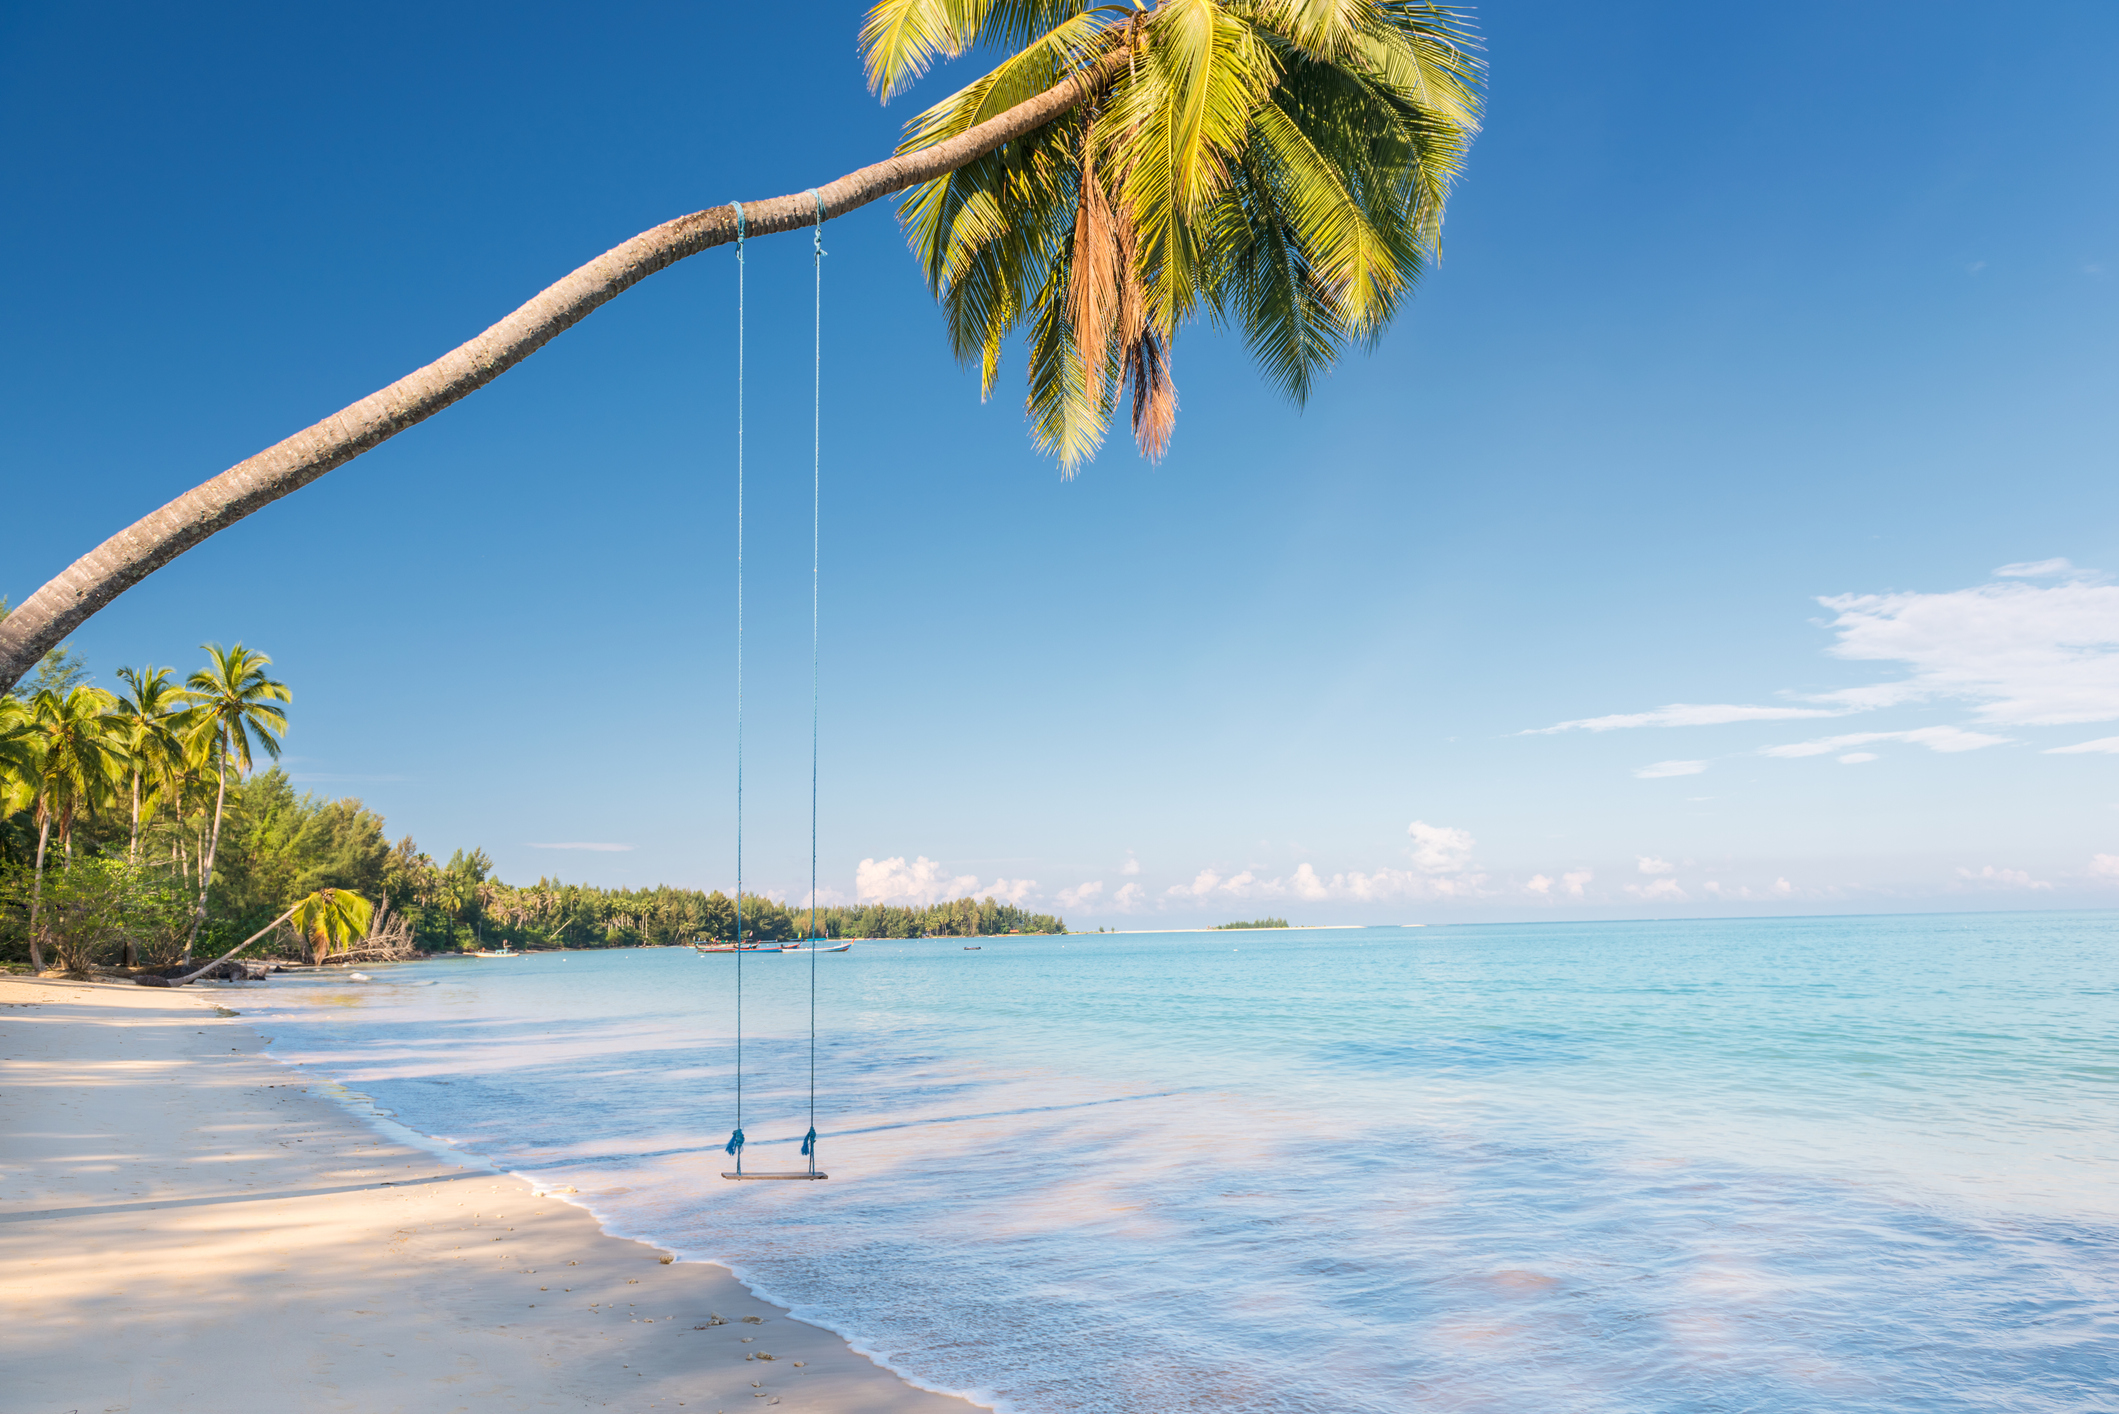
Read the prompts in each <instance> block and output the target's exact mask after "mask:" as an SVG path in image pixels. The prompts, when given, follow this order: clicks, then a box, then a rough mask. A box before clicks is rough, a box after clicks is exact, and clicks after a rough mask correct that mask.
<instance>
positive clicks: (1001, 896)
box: [973, 879, 1037, 908]
mask: <svg viewBox="0 0 2119 1414" xmlns="http://www.w3.org/2000/svg"><path fill="white" fill-rule="evenodd" d="M976 884H977V881H976V880H974V881H973V892H975V893H978V894H981V895H983V896H985V897H986V898H990V899H993V900H994V901H995V902H997V903H1011V904H1014V905H1015V906H1016V907H1017V908H1021V907H1022V906H1023V904H1024V903H1025V902H1026V901H1027V900H1028V899H1030V898H1031V897H1032V896H1033V895H1035V894H1036V893H1037V880H1035V879H995V880H994V881H993V882H992V883H990V884H988V885H987V886H986V887H985V888H983V889H981V888H978V887H977V886H976Z"/></svg>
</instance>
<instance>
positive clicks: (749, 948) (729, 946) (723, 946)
mask: <svg viewBox="0 0 2119 1414" xmlns="http://www.w3.org/2000/svg"><path fill="white" fill-rule="evenodd" d="M692 951H693V952H700V953H708V952H770V953H777V952H779V951H780V949H779V948H776V947H775V948H768V947H762V946H760V945H759V944H757V943H745V944H743V945H742V946H741V947H738V946H736V945H735V944H734V943H693V944H692Z"/></svg>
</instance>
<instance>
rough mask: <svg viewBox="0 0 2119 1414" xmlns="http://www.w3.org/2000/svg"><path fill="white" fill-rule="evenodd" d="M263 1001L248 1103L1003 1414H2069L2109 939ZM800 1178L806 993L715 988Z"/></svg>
mask: <svg viewBox="0 0 2119 1414" xmlns="http://www.w3.org/2000/svg"><path fill="white" fill-rule="evenodd" d="M737 965H738V960H737V959H736V958H733V957H728V956H717V957H702V956H698V955H696V954H694V953H692V952H691V951H690V950H689V949H665V950H645V951H632V952H618V953H574V954H568V955H550V954H546V955H539V956H533V957H528V958H523V959H520V960H515V961H497V960H465V961H450V962H437V963H427V964H418V965H410V966H405V967H400V968H380V969H370V971H371V972H372V973H373V975H374V976H375V978H376V980H375V981H373V982H371V983H367V984H358V983H351V984H349V983H339V982H323V981H315V980H310V979H299V980H297V979H276V980H275V981H274V983H273V984H272V988H271V991H270V992H269V993H265V992H263V990H262V989H260V991H259V992H258V993H254V994H253V996H252V998H251V999H250V1000H248V1001H246V1002H244V1003H241V1005H242V1006H243V1009H244V1010H245V1011H246V1012H247V1013H249V1014H250V1015H252V1016H253V1017H260V1018H267V1019H269V1020H270V1023H271V1024H270V1025H269V1026H268V1027H267V1030H268V1031H269V1032H270V1033H271V1034H272V1035H274V1036H275V1037H276V1038H277V1039H276V1042H275V1044H274V1046H273V1048H272V1051H273V1053H274V1054H276V1055H278V1056H279V1057H280V1058H281V1059H283V1060H286V1061H290V1062H294V1063H300V1064H304V1065H306V1066H308V1067H310V1068H311V1069H312V1070H313V1071H314V1072H315V1073H317V1074H318V1075H320V1076H323V1077H328V1078H330V1079H335V1080H339V1081H342V1082H343V1083H345V1084H346V1085H347V1086H349V1087H350V1088H352V1089H353V1090H355V1091H358V1092H359V1093H361V1094H364V1095H367V1096H369V1097H371V1098H372V1099H373V1101H374V1102H375V1103H376V1105H377V1106H378V1107H380V1108H382V1109H383V1110H385V1111H386V1112H389V1113H392V1114H394V1115H395V1117H396V1118H397V1119H398V1120H399V1121H400V1122H402V1123H404V1124H406V1125H409V1126H411V1127H412V1128H414V1129H417V1130H419V1131H421V1132H423V1133H427V1134H432V1135H436V1136H441V1137H444V1138H446V1139H447V1140H449V1141H450V1142H452V1143H454V1144H455V1145H457V1146H459V1147H460V1148H462V1149H464V1150H467V1151H469V1152H470V1153H471V1154H474V1155H477V1156H479V1157H481V1158H482V1159H484V1160H486V1161H489V1162H491V1163H493V1164H495V1165H497V1166H499V1167H501V1168H503V1169H507V1170H510V1171H514V1172H519V1173H523V1174H525V1175H526V1176H530V1177H533V1178H535V1179H537V1180H538V1181H540V1182H541V1183H545V1184H551V1185H559V1184H572V1185H574V1186H576V1187H578V1188H579V1190H580V1199H579V1201H581V1202H583V1203H585V1204H586V1205H588V1206H589V1207H591V1208H592V1209H593V1210H594V1211H595V1212H596V1213H598V1214H599V1215H600V1216H602V1217H603V1218H604V1219H605V1221H606V1223H607V1225H608V1226H610V1227H611V1228H612V1230H614V1231H617V1232H620V1233H623V1234H626V1235H629V1236H636V1237H643V1238H647V1239H650V1240H653V1241H655V1242H658V1243H661V1244H663V1245H665V1246H667V1247H670V1248H672V1249H674V1250H676V1251H679V1252H681V1253H683V1254H685V1255H686V1256H690V1257H700V1258H709V1259H712V1260H715V1261H720V1262H725V1263H727V1264H728V1265H729V1266H731V1267H733V1268H735V1269H736V1270H737V1271H738V1273H739V1274H741V1275H742V1276H744V1277H745V1279H746V1280H748V1281H750V1282H751V1283H752V1284H753V1285H754V1286H755V1287H756V1288H757V1289H758V1290H759V1291H760V1292H761V1293H762V1294H764V1295H766V1296H768V1297H770V1298H771V1299H773V1300H777V1301H780V1302H783V1303H785V1304H787V1305H789V1306H792V1307H794V1308H795V1309H796V1311H797V1313H798V1314H800V1315H802V1316H804V1317H805V1318H807V1319H810V1320H814V1321H816V1322H818V1323H820V1324H823V1325H827V1326H830V1327H832V1328H834V1329H837V1330H840V1331H843V1332H845V1333H846V1334H847V1335H849V1336H850V1337H852V1338H853V1339H854V1341H855V1343H856V1344H857V1345H858V1346H859V1347H860V1348H862V1349H864V1350H867V1351H869V1352H871V1353H873V1354H875V1355H876V1356H877V1357H878V1358H880V1359H882V1360H884V1361H885V1362H886V1363H888V1364H890V1365H891V1366H893V1367H894V1368H896V1369H899V1370H901V1371H903V1372H905V1373H906V1374H908V1375H910V1376H912V1377H914V1378H916V1379H918V1380H919V1381H920V1382H921V1383H924V1384H927V1385H930V1386H933V1387H935V1388H940V1389H949V1390H961V1391H965V1392H968V1393H971V1394H972V1395H973V1396H974V1397H975V1398H977V1399H979V1400H981V1401H982V1402H986V1403H991V1404H996V1405H998V1406H1000V1407H1002V1408H1004V1409H1009V1410H1019V1411H1026V1414H1046V1411H1061V1410H1070V1411H1071V1410H1094V1411H1124V1412H1125V1414H1131V1411H1159V1412H1160V1414H1175V1412H1176V1411H1194V1410H1199V1411H1204V1410H1225V1411H1226V1410H1234V1411H1260V1414H1263V1412H1264V1411H1297V1410H1300V1411H1314V1410H1322V1409H1332V1410H1346V1411H1376V1412H1377V1414H1402V1411H1404V1410H1406V1409H1409V1408H1412V1407H1415V1406H1418V1407H1421V1408H1432V1409H1436V1410H1450V1411H1489V1410H1491V1411H1504V1410H1505V1411H1509V1414H1521V1411H1525V1410H1567V1411H1599V1412H1601V1411H1611V1412H1612V1414H1620V1411H1625V1412H1626V1414H1639V1411H1673V1412H1675V1411H1686V1414H1691V1411H1702V1412H1703V1414H1704V1411H1739V1410H1742V1411H1813V1410H1833V1411H1872V1410H1873V1411H1887V1410H1888V1411H1900V1410H1904V1411H1914V1410H1918V1411H1923V1414H1937V1412H1938V1411H1955V1410H1965V1411H1972V1410H1979V1411H1993V1410H2009V1411H2060V1410H2070V1411H2076V1410H2080V1411H2088V1410H2108V1409H2110V1408H2112V1407H2113V1394H2112V1391H2113V1389H2114V1388H2115V1387H2119V1182H2115V1180H2119V915H2114V914H2109V913H2097V914H2079V913H2078V914H2015V915H1991V914H1989V915H1954V916H1918V917H1895V918H1822V919H1792V920H1763V921H1759V920H1753V921H1741V922H1675V923H1614V924H1578V925H1539V926H1485V927H1446V928H1445V927H1437V928H1422V929H1398V928H1390V929H1365V930H1348V931H1328V932H1326V931H1320V932H1298V933H1264V934H1260V933H1249V934H1233V935H1232V934H1197V933H1192V934H1161V935H1123V936H1120V935H1108V936H1100V935H1076V936H1072V937H1066V938H1054V939H1043V938H1037V939H1021V938H1009V939H1001V940H989V941H987V942H986V944H985V945H984V947H983V948H982V949H981V950H979V951H976V952H967V951H965V950H964V949H963V948H962V946H961V945H960V944H959V943H957V942H955V941H952V940H946V939H937V940H930V941H923V942H905V943H863V944H856V945H855V947H854V950H853V951H852V952H850V953H847V954H843V955H826V956H821V957H818V958H815V959H814V974H815V979H816V984H817V1020H818V1028H819V1044H818V1048H817V1052H816V1075H817V1121H816V1122H817V1128H818V1129H819V1131H821V1132H822V1133H823V1134H824V1136H825V1138H824V1141H823V1145H822V1150H821V1153H822V1159H823V1166H824V1167H825V1168H826V1169H828V1170H829V1171H830V1173H831V1180H830V1181H829V1182H826V1183H816V1184H772V1183H762V1184H733V1183H725V1182H723V1181H721V1180H720V1178H719V1177H718V1176H717V1175H718V1174H719V1173H720V1171H721V1170H722V1168H724V1167H725V1166H726V1164H727V1159H726V1156H725V1155H724V1154H723V1153H722V1151H721V1144H722V1143H723V1141H725V1140H726V1139H727V1137H728V1132H729V1130H730V1129H731V1128H732V1127H733V1125H734V1122H735V1115H734V1085H733V1059H734V1046H733V1039H732V1026H733V1019H734V1017H733V988H732V983H733V981H734V978H735V974H736V968H737ZM741 967H742V971H743V985H744V996H743V1001H744V1032H745V1035H744V1048H743V1055H744V1080H743V1105H744V1112H743V1119H744V1128H745V1130H746V1131H747V1133H748V1134H749V1135H750V1137H751V1147H750V1148H749V1149H748V1150H747V1151H746V1155H747V1158H746V1164H747V1166H748V1167H752V1168H782V1167H785V1168H798V1167H801V1166H802V1163H803V1160H802V1159H801V1158H800V1157H799V1155H798V1153H797V1145H798V1143H799V1140H800V1137H801V1135H802V1133H803V1131H804V1130H805V1129H806V1128H807V1127H808V1122H809V1120H808V1109H807V1105H808V1080H809V1060H810V1053H809V1046H808V1040H807V1036H808V1028H807V1021H808V1006H809V983H810V979H811V975H812V959H810V958H808V957H797V956H778V957H773V956H766V957H760V956H753V957H746V958H743V959H742V960H741Z"/></svg>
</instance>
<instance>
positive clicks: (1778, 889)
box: [1773, 879, 1795, 894]
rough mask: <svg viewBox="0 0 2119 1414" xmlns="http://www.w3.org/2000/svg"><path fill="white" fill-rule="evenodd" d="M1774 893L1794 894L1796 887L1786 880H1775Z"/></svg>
mask: <svg viewBox="0 0 2119 1414" xmlns="http://www.w3.org/2000/svg"><path fill="white" fill-rule="evenodd" d="M1773 891H1774V892H1775V893H1777V894H1792V893H1794V892H1795V885H1793V884H1791V883H1789V882H1788V881H1787V880H1786V879H1775V880H1774V881H1773Z"/></svg>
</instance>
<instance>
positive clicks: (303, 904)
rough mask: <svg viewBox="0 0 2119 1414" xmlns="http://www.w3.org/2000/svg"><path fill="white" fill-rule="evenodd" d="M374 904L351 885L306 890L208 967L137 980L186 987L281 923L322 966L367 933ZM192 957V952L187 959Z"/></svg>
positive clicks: (157, 985) (371, 919) (160, 985)
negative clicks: (277, 915) (350, 886)
mask: <svg viewBox="0 0 2119 1414" xmlns="http://www.w3.org/2000/svg"><path fill="white" fill-rule="evenodd" d="M373 918H374V906H373V905H372V904H370V903H369V902H368V900H366V899H364V898H362V897H361V896H360V895H359V894H357V893H355V892H353V890H351V889H318V890H317V891H316V892H315V893H313V894H304V895H303V896H302V897H300V898H298V899H296V900H295V901H294V902H293V903H292V904H290V905H289V906H288V908H287V910H286V912H284V913H282V914H281V915H280V916H279V917H277V918H275V919H273V920H272V921H271V922H270V923H267V924H266V925H265V926H264V927H262V928H260V929H258V930H257V931H256V932H255V933H252V934H251V935H250V936H249V937H247V938H245V939H243V941H241V942H240V943H237V944H236V945H235V946H234V947H232V948H230V949H229V950H228V951H227V952H224V953H222V954H221V955H220V956H219V957H217V958H215V959H214V960H213V961H212V962H209V963H207V964H206V965H205V966H204V967H198V968H193V969H192V970H191V971H190V972H187V973H185V974H184V975H183V976H181V977H172V978H168V979H166V980H165V979H163V978H160V977H142V978H138V979H136V980H138V981H140V982H143V983H145V984H147V985H149V986H155V987H183V986H187V985H189V984H190V983H193V982H196V981H198V980H199V978H201V977H203V976H205V975H206V974H207V973H209V972H211V971H213V969H215V968H216V967H219V966H220V965H221V964H222V963H224V962H226V961H228V959H230V958H232V957H234V956H235V955H236V954H237V953H239V952H241V951H242V950H243V949H244V948H247V947H249V946H250V945H251V944H252V943H254V942H256V941H257V940H258V939H260V938H262V937H264V936H265V935H266V934H268V933H270V932H271V931H272V930H273V929H275V928H277V927H279V926H280V925H281V924H282V923H286V924H289V925H290V926H292V927H293V929H294V931H295V932H296V933H297V934H299V935H300V936H301V938H302V941H303V943H304V944H305V945H306V946H307V947H308V949H309V952H310V957H311V959H312V960H313V961H314V962H315V963H316V964H317V965H318V966H322V965H323V962H324V959H325V958H327V957H329V956H330V955H331V954H332V953H334V952H344V951H345V950H346V949H348V948H350V947H352V946H353V945H354V944H355V943H356V942H359V941H360V939H361V938H362V937H363V936H364V935H365V934H366V933H367V931H368V924H369V923H370V922H371V921H373ZM184 960H185V961H186V962H189V961H191V958H190V957H189V956H186V957H185V959H184Z"/></svg>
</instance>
